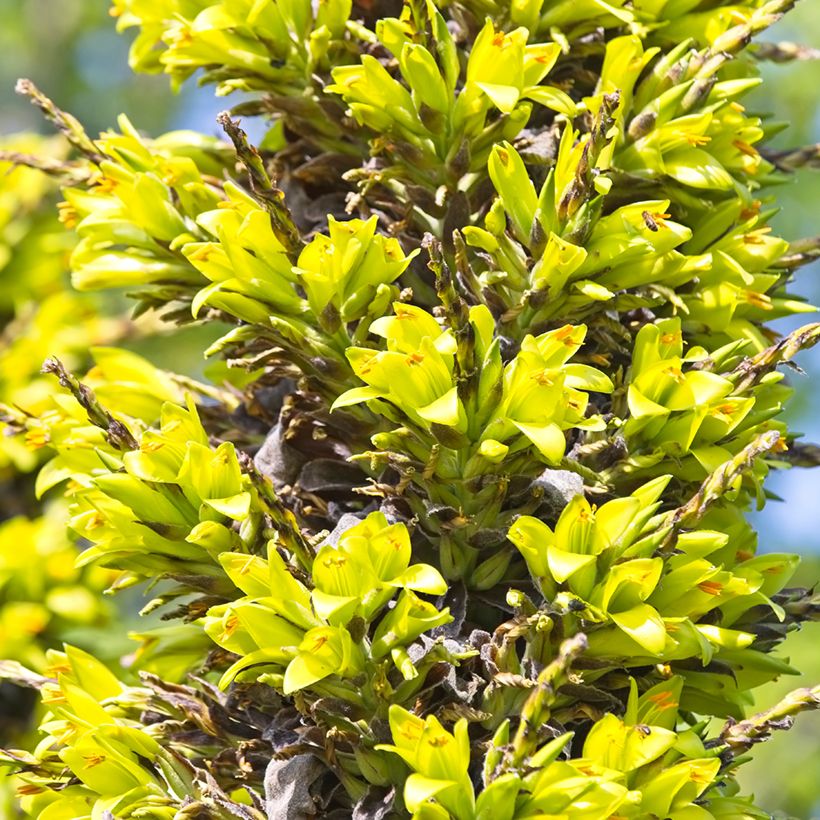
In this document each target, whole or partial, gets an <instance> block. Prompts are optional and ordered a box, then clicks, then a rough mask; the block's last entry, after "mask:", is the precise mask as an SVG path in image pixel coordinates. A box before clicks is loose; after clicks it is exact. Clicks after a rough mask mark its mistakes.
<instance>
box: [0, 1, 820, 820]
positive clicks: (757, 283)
mask: <svg viewBox="0 0 820 820" xmlns="http://www.w3.org/2000/svg"><path fill="white" fill-rule="evenodd" d="M789 5H790V4H789V3H788V2H784V0H771V2H768V3H760V2H757V0H753V1H752V2H747V1H746V0H744V1H743V2H741V3H739V4H734V5H732V6H728V5H725V4H724V5H721V4H718V6H717V7H710V8H709V9H704V8H702V7H701V6H700V5H698V4H696V3H690V2H673V3H667V4H665V5H664V4H660V5H658V4H656V5H655V6H652V7H651V8H650V7H648V6H647V7H643V6H642V7H640V8H638V7H637V6H635V5H634V4H632V3H625V2H620V0H615V2H612V3H608V4H602V3H597V2H585V0H573V2H557V3H542V2H540V0H525V2H515V3H512V4H508V3H504V2H492V1H491V0H488V1H487V2H483V0H482V2H475V1H474V0H459V1H458V2H455V3H448V4H444V3H437V2H434V0H426V1H425V0H407V2H404V3H403V4H401V5H396V4H393V5H386V4H383V3H381V2H379V0H377V2H375V3H373V2H335V0H330V2H326V3H320V4H318V5H316V4H311V3H309V2H302V0H257V2H238V3H228V2H224V0H196V1H195V2H193V1H191V2H189V1H188V0H185V1H182V0H151V1H150V2H147V1H146V0H116V1H115V2H114V4H113V8H112V11H113V13H114V16H116V17H117V19H118V26H119V27H120V28H122V29H130V28H136V29H138V32H137V36H136V39H135V40H134V43H133V46H132V51H131V64H132V66H133V67H134V68H135V69H136V70H140V71H152V72H164V73H166V74H168V75H169V76H170V78H171V81H172V82H173V83H174V84H175V85H178V84H179V83H181V82H182V81H183V80H185V79H186V78H187V77H189V76H191V75H194V74H197V75H198V76H199V77H200V79H201V80H202V81H203V82H204V83H213V84H215V85H216V89H217V93H218V94H220V95H223V96H229V95H230V94H231V93H232V92H234V91H243V92H248V93H249V94H250V96H249V98H247V99H245V100H244V101H242V102H240V103H238V104H237V105H236V107H235V108H233V109H231V110H229V111H226V112H224V113H223V114H221V115H219V118H218V122H219V125H220V126H221V127H222V129H223V131H224V132H225V139H224V140H221V139H217V138H212V137H204V136H201V135H196V134H192V133H190V132H175V133H171V134H166V135H164V136H159V137H156V138H149V137H148V136H145V135H143V134H141V133H140V132H138V131H137V130H136V129H135V128H134V126H133V125H132V124H131V123H130V122H129V121H128V120H127V119H126V118H125V117H123V118H121V119H120V121H119V124H118V125H119V131H114V130H112V131H107V132H105V133H103V134H102V135H101V136H100V137H99V138H96V139H95V138H92V137H90V136H89V135H87V134H85V132H84V131H83V130H82V128H81V126H80V124H79V123H78V122H77V121H76V120H75V119H74V118H72V117H71V116H70V115H68V114H66V113H64V112H62V111H60V109H59V108H58V107H57V106H56V105H55V104H54V103H53V102H51V101H50V100H49V99H48V98H47V97H45V95H43V94H42V93H41V92H39V91H38V90H37V89H35V88H34V87H33V86H32V85H31V84H30V83H22V84H21V85H20V87H19V89H20V91H21V92H23V93H25V94H27V95H28V96H30V97H31V98H32V101H33V102H34V103H35V104H36V105H38V107H40V108H41V109H42V110H43V112H44V114H45V115H46V117H47V118H48V119H49V120H51V121H52V122H53V123H54V124H55V125H56V126H57V128H58V129H59V130H60V131H62V132H63V134H64V135H65V136H66V138H67V139H68V141H69V142H70V143H71V145H72V146H73V151H74V153H73V154H72V157H71V159H70V161H60V162H57V163H56V164H55V163H54V162H47V161H46V160H43V159H39V160H38V159H37V158H35V157H28V159H27V160H26V162H27V163H28V164H30V165H33V166H35V167H38V168H39V169H41V170H43V171H46V172H48V173H50V174H52V175H54V176H57V177H59V178H60V180H61V182H62V185H63V196H64V202H63V204H62V205H61V206H60V214H61V219H62V221H63V223H64V225H65V226H66V228H68V229H69V230H71V231H73V232H74V233H75V234H76V235H77V237H78V241H77V243H76V245H75V246H74V248H73V251H72V252H71V256H70V266H71V270H72V275H73V282H74V285H75V286H76V287H77V288H78V289H79V290H82V291H94V290H104V289H110V288H125V289H127V291H128V294H129V296H130V298H132V299H133V300H134V302H135V307H136V310H137V312H146V311H152V310H155V311H158V312H159V313H160V315H161V316H162V318H163V319H164V320H166V321H168V322H171V323H177V324H182V323H188V322H198V323H204V324H210V323H214V324H215V323H216V322H221V323H225V322H227V323H228V324H229V327H228V328H227V329H226V328H225V327H224V324H223V325H222V335H221V336H220V338H219V339H218V341H216V342H215V343H214V344H212V345H211V346H210V348H209V349H208V350H207V351H204V352H205V353H206V355H208V356H209V357H212V359H213V360H214V362H215V363H212V364H211V366H210V369H209V370H208V372H209V373H210V374H211V375H212V376H213V378H214V381H215V383H207V382H204V381H195V380H193V379H191V378H189V377H187V376H186V375H185V374H181V375H180V374H173V373H168V372H165V371H162V370H159V369H158V368H156V367H154V366H153V365H152V364H151V363H150V362H148V361H146V360H145V359H143V358H140V357H138V356H136V355H135V354H133V353H129V352H125V351H119V350H116V349H113V348H110V347H102V348H95V349H94V350H92V351H91V352H92V355H93V358H94V360H95V364H94V365H93V366H92V367H91V368H90V369H87V368H86V367H84V365H83V363H82V362H79V361H77V360H76V359H72V358H68V362H67V363H68V364H69V366H68V367H67V366H66V365H65V364H64V363H63V361H62V360H61V359H63V358H66V357H70V354H71V351H67V352H64V351H62V350H60V349H56V350H54V351H48V352H49V353H53V354H56V358H50V359H49V360H48V362H47V364H46V367H45V373H46V374H47V375H48V376H49V377H53V379H54V380H53V382H52V393H51V395H49V396H45V397H41V400H40V402H39V403H38V404H36V406H32V407H31V409H29V408H23V409H15V408H13V407H11V409H10V410H9V414H8V420H7V424H8V427H9V431H10V433H12V434H16V438H15V439H14V441H15V442H16V444H15V447H17V448H18V449H19V452H21V453H22V452H25V450H24V449H23V448H24V446H25V445H26V444H27V445H28V446H29V447H30V448H37V449H38V450H39V451H40V452H41V456H40V458H41V462H40V463H41V465H42V466H41V469H40V471H39V475H38V478H37V482H36V490H37V493H38V494H39V495H40V496H44V495H45V494H48V495H49V497H53V496H56V497H59V498H61V499H62V502H61V503H63V504H64V505H65V509H66V511H67V516H66V517H67V523H68V528H69V530H70V532H71V533H73V534H74V537H76V538H77V539H78V541H79V543H80V545H81V547H82V552H81V553H80V555H79V558H78V559H77V563H78V566H79V567H80V568H82V569H81V570H80V571H81V572H83V573H90V572H92V571H97V572H107V573H109V584H110V585H109V591H110V592H117V591H120V590H124V589H126V588H130V587H134V586H141V587H142V588H143V589H144V590H145V591H146V592H147V591H148V590H151V592H152V595H153V597H152V598H151V599H150V600H149V601H148V603H147V604H146V605H145V607H144V609H143V612H144V613H148V612H154V613H158V614H160V615H161V617H162V619H163V620H164V621H166V622H167V623H165V624H163V625H161V626H159V627H156V626H155V627H153V628H150V629H145V630H143V631H141V632H135V633H132V635H131V637H132V638H133V639H134V640H135V641H136V642H137V645H136V648H135V650H134V651H133V653H132V654H131V655H130V656H129V657H128V658H127V659H126V663H125V664H124V665H123V666H121V667H116V666H115V667H114V669H113V670H112V669H107V668H106V667H105V666H104V665H103V664H102V663H101V662H100V661H99V660H97V659H95V658H93V657H92V656H91V655H89V654H87V653H84V652H81V651H80V650H78V649H77V648H75V647H73V646H71V645H67V646H66V647H65V648H64V651H62V652H60V651H57V650H55V649H53V648H52V649H50V650H49V651H48V653H47V654H46V655H42V656H41V657H40V660H41V661H42V660H43V658H44V659H45V662H40V663H34V662H32V661H31V659H30V657H29V656H28V655H25V654H23V655H20V656H19V657H17V656H15V657H13V658H11V659H10V661H9V662H6V663H4V664H2V665H0V675H2V677H4V678H5V679H7V680H8V681H9V682H10V684H13V685H15V686H22V687H30V688H33V689H36V690H38V691H39V695H40V699H41V701H42V708H43V709H44V710H45V715H44V719H43V721H42V723H41V725H40V733H41V736H42V739H41V741H40V742H39V743H36V744H34V745H32V746H30V748H29V749H28V750H26V751H24V750H20V749H15V748H9V749H7V750H6V751H5V752H4V753H3V754H2V757H0V763H2V764H3V766H4V768H6V769H8V770H9V771H11V772H14V773H15V776H16V778H17V781H16V782H17V783H19V784H22V785H20V788H19V796H20V798H19V805H20V810H21V813H22V816H38V817H42V818H44V819H45V820H62V819H63V818H68V817H71V818H83V820H85V818H92V819H95V818H98V817H109V816H114V817H123V818H135V819H136V818H144V817H158V818H166V817H167V818H169V820H185V818H200V817H215V818H223V817H225V818H227V817H243V818H247V819H248V820H260V819H261V818H283V817H293V818H307V817H312V816H322V817H337V818H341V817H354V818H401V817H414V818H419V820H431V819H432V818H442V820H446V818H451V819H452V820H478V819H479V818H490V817H492V818H497V819H498V820H519V818H520V819H521V820H524V818H543V817H556V818H557V817H561V818H567V820H607V819H608V818H611V819H614V818H619V819H620V820H652V819H653V818H659V817H664V818H670V820H700V819H701V818H702V819H703V820H709V818H738V817H742V818H758V817H761V818H762V817H766V816H767V815H766V813H765V812H763V811H762V810H760V809H758V808H756V807H755V805H754V801H753V799H752V798H751V797H744V796H741V795H739V794H738V786H737V783H736V780H735V773H736V770H737V768H738V767H739V766H740V765H741V764H742V763H743V762H744V761H745V760H746V758H747V752H748V751H749V750H753V746H754V744H756V743H757V742H759V741H761V740H765V739H767V738H768V736H769V735H770V734H771V733H772V730H774V729H779V728H786V725H787V724H788V723H789V722H790V721H791V720H792V718H793V717H794V715H796V714H797V713H799V712H802V711H806V710H809V709H813V708H816V706H817V696H816V692H815V691H814V690H810V689H803V690H798V691H797V692H795V693H794V694H793V695H791V696H790V697H788V698H786V699H785V700H784V701H782V702H781V703H780V704H778V705H775V706H773V707H771V708H770V709H768V710H766V711H762V712H760V713H759V714H758V715H756V716H754V715H752V711H753V707H754V704H755V703H761V702H764V701H765V699H766V689H765V684H767V683H768V682H770V681H773V680H775V679H776V678H778V677H780V676H782V675H789V674H794V673H796V672H797V670H795V669H794V668H793V667H792V666H791V665H790V664H789V662H788V659H787V657H786V656H784V655H783V653H782V651H781V644H782V642H783V640H784V639H785V638H786V636H787V635H788V633H789V632H791V631H793V630H794V629H797V628H798V627H799V626H800V625H801V624H802V623H803V622H806V621H811V620H815V619H816V618H817V614H818V606H817V600H816V597H814V595H813V593H812V592H811V591H808V590H804V589H792V588H789V587H788V584H789V581H790V579H791V577H792V575H793V573H794V571H795V568H796V566H797V559H796V557H794V556H791V555H783V554H776V553H771V552H766V551H761V552H760V553H758V551H757V536H756V534H755V532H754V530H753V529H752V527H751V525H750V524H749V522H748V521H747V520H746V517H745V514H746V512H747V511H748V510H749V509H750V508H751V507H752V506H757V507H761V506H762V505H763V504H764V503H765V501H766V498H767V490H766V488H765V480H766V477H767V474H768V472H769V470H770V469H772V468H773V467H777V468H782V467H788V466H790V465H791V464H794V465H807V464H811V463H815V462H816V461H817V458H816V453H815V452H814V449H813V448H812V447H811V446H807V445H802V444H799V443H797V442H796V441H795V439H794V436H793V434H792V433H790V431H789V430H788V428H787V425H786V424H785V422H784V420H783V419H782V418H781V412H782V409H783V406H784V403H785V401H786V400H787V399H788V397H789V395H790V388H789V387H788V385H787V384H786V383H785V380H784V373H783V371H782V369H781V368H780V366H781V365H783V364H785V363H788V362H790V361H791V360H792V359H793V357H794V356H795V355H796V354H797V353H798V352H799V351H800V350H802V349H804V348H806V347H809V346H811V345H813V344H815V343H816V341H817V339H818V338H819V335H818V330H817V325H815V324H811V325H806V326H805V327H803V328H801V329H800V330H798V331H796V332H794V333H792V334H791V335H790V336H788V337H785V338H779V337H778V336H777V334H776V333H775V332H774V331H773V330H772V329H771V327H769V326H768V325H767V324H766V323H768V322H769V321H770V320H772V319H776V318H780V317H783V316H793V315H795V314H800V313H805V312H811V311H813V310H814V308H813V307H812V306H810V305H807V304H806V303H805V302H804V301H803V300H802V299H801V298H800V297H799V296H798V295H795V294H793V293H792V292H791V288H792V285H793V275H794V272H795V270H796V269H797V268H799V267H800V266H801V265H803V264H805V263H807V262H809V261H811V259H813V258H814V257H815V256H816V242H815V243H813V242H812V241H805V242H798V243H793V244H792V245H790V244H789V243H788V242H786V241H785V240H783V239H781V238H779V237H777V236H776V235H775V234H774V233H773V232H772V229H771V226H770V225H769V222H770V220H771V217H772V215H773V212H774V210H773V207H772V201H773V200H772V196H771V190H770V189H772V187H773V186H774V185H776V184H778V183H780V182H781V181H782V180H783V179H784V176H785V175H786V174H787V173H788V172H789V171H790V169H791V168H793V167H795V166H796V164H797V163H799V162H800V161H801V159H800V158H801V157H804V156H806V157H809V156H810V152H806V151H800V150H797V151H792V152H790V153H788V155H783V154H780V155H777V154H774V153H772V152H771V151H770V149H768V148H767V139H768V137H769V136H770V134H771V133H772V132H773V131H774V130H775V128H774V126H773V124H772V123H770V122H769V121H768V120H766V119H765V118H763V117H761V116H758V115H756V114H755V113H754V112H752V111H750V110H747V108H746V107H745V106H744V103H743V102H742V100H743V98H744V95H746V94H747V93H748V92H749V91H750V90H751V89H753V88H754V87H755V86H756V85H757V84H758V83H759V78H758V75H757V68H756V62H755V61H756V59H758V58H760V57H762V56H764V55H765V54H767V53H769V52H767V51H766V48H765V47H761V46H758V47H757V50H754V49H752V48H749V45H750V42H751V41H752V38H754V37H755V36H756V35H758V34H759V33H761V32H762V31H764V30H765V29H766V28H767V27H769V26H770V25H771V24H773V23H774V22H775V21H776V20H777V19H779V17H780V15H781V14H782V13H783V12H785V11H787V10H788V8H789ZM794 53H795V54H797V53H798V52H794ZM782 54H784V55H785V51H783V52H782ZM778 55H781V51H778ZM252 116H260V117H263V118H265V120H266V122H267V124H268V126H269V130H268V132H267V134H266V135H265V137H264V139H263V140H262V141H261V143H260V145H259V146H258V147H256V146H254V145H252V144H251V142H250V141H249V139H248V137H247V135H246V134H245V132H244V131H243V130H242V127H241V122H240V118H243V117H244V118H247V117H252ZM809 161H810V160H809ZM37 383H40V377H38V382H37ZM46 454H47V455H46ZM75 594H77V595H78V594H79V593H75ZM72 600H73V599H72ZM21 662H23V663H21ZM26 664H28V666H32V667H34V668H33V669H29V668H27V667H26ZM715 718H717V719H719V720H720V721H726V722H725V725H724V726H723V728H722V729H721V728H717V727H716V726H715V724H714V723H713V719H715Z"/></svg>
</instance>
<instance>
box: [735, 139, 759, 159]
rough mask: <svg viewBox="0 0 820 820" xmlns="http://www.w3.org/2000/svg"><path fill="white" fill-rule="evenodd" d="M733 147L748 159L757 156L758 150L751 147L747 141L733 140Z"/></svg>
mask: <svg viewBox="0 0 820 820" xmlns="http://www.w3.org/2000/svg"><path fill="white" fill-rule="evenodd" d="M732 145H734V146H735V148H737V150H738V151H740V153H741V154H745V155H746V156H747V157H756V156H757V149H756V148H755V147H754V146H752V145H749V143H748V142H746V141H745V140H733V141H732Z"/></svg>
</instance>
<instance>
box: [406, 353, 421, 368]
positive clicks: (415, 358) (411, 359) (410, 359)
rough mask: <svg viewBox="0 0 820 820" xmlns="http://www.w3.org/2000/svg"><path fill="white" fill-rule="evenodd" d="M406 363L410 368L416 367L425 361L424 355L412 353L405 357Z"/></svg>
mask: <svg viewBox="0 0 820 820" xmlns="http://www.w3.org/2000/svg"><path fill="white" fill-rule="evenodd" d="M404 361H405V364H406V365H407V366H408V367H415V366H416V365H417V364H421V363H422V362H423V361H424V354H423V353H410V354H409V355H408V356H406V357H405V360H404Z"/></svg>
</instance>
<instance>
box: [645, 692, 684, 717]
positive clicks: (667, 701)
mask: <svg viewBox="0 0 820 820" xmlns="http://www.w3.org/2000/svg"><path fill="white" fill-rule="evenodd" d="M647 700H649V701H651V702H652V703H654V704H655V706H657V707H658V709H660V710H661V711H662V712H665V711H666V710H667V709H677V708H678V702H677V701H676V700H675V698H674V697H673V695H672V693H671V692H669V691H666V692H658V693H657V694H655V695H650V696H649V697H648V698H647Z"/></svg>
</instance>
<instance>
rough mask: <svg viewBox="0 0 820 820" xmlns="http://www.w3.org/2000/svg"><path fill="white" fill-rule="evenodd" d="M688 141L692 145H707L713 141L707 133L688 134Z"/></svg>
mask: <svg viewBox="0 0 820 820" xmlns="http://www.w3.org/2000/svg"><path fill="white" fill-rule="evenodd" d="M686 141H687V142H688V143H689V144H690V145H692V146H699V145H707V144H708V143H710V142H711V141H712V138H711V137H707V136H706V134H687V135H686Z"/></svg>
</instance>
